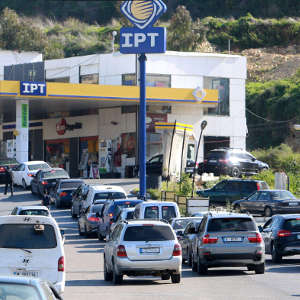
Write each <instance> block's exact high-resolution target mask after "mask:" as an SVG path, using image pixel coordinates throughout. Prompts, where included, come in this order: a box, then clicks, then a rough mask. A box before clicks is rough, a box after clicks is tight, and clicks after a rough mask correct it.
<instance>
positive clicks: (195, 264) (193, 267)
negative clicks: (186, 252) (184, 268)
mask: <svg viewBox="0 0 300 300" xmlns="http://www.w3.org/2000/svg"><path fill="white" fill-rule="evenodd" d="M192 271H193V272H197V263H196V262H195V260H194V255H192Z"/></svg>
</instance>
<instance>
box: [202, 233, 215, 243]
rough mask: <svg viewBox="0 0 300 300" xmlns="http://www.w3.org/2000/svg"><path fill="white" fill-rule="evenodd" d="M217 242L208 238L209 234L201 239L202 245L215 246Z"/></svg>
mask: <svg viewBox="0 0 300 300" xmlns="http://www.w3.org/2000/svg"><path fill="white" fill-rule="evenodd" d="M217 241H218V238H210V237H209V234H206V235H205V236H204V237H203V238H202V243H203V244H215V243H216V242H217Z"/></svg>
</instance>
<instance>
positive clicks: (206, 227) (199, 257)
mask: <svg viewBox="0 0 300 300" xmlns="http://www.w3.org/2000/svg"><path fill="white" fill-rule="evenodd" d="M264 247H265V246H264V242H263V239H262V237H261V234H260V232H259V230H258V228H257V226H256V223H255V221H254V219H253V217H252V216H250V215H247V214H235V213H208V214H206V215H205V216H204V217H203V220H202V222H201V224H200V227H199V231H198V233H197V235H196V237H195V238H194V241H193V251H192V270H193V271H197V272H198V273H199V274H206V273H207V270H208V268H210V267H225V266H228V267H241V266H245V267H247V268H248V270H249V271H250V270H251V271H252V270H253V271H255V273H256V274H263V273H264V272H265V249H264Z"/></svg>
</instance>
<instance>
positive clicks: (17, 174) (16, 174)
mask: <svg viewBox="0 0 300 300" xmlns="http://www.w3.org/2000/svg"><path fill="white" fill-rule="evenodd" d="M24 169H25V166H24V164H20V165H19V166H18V167H17V168H16V170H15V171H13V181H14V184H16V185H21V184H22V172H23V171H24Z"/></svg>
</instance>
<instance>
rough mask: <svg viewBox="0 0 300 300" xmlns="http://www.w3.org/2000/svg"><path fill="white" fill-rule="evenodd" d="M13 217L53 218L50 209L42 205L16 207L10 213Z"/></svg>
mask: <svg viewBox="0 0 300 300" xmlns="http://www.w3.org/2000/svg"><path fill="white" fill-rule="evenodd" d="M10 214H11V215H22V216H46V217H51V214H50V211H49V209H48V207H46V206H42V205H31V206H16V207H15V208H14V209H13V210H12V211H11V213H10Z"/></svg>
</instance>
